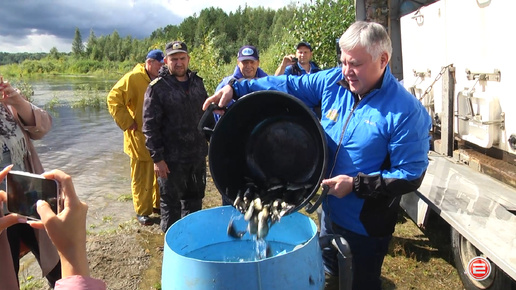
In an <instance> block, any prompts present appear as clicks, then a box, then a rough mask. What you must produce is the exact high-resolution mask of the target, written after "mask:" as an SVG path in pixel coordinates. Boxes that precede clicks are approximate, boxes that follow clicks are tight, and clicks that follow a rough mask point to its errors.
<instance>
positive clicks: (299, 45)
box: [296, 41, 312, 51]
mask: <svg viewBox="0 0 516 290" xmlns="http://www.w3.org/2000/svg"><path fill="white" fill-rule="evenodd" d="M301 46H306V47H307V48H308V49H309V50H310V51H312V46H311V45H310V43H308V42H306V41H301V42H300V43H298V44H297V45H296V49H299V48H300V47H301Z"/></svg>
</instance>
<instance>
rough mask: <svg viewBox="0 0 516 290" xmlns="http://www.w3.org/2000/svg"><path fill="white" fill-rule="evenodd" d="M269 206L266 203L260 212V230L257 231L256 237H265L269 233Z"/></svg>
mask: <svg viewBox="0 0 516 290" xmlns="http://www.w3.org/2000/svg"><path fill="white" fill-rule="evenodd" d="M268 220H269V206H268V205H266V206H265V207H264V208H263V210H262V211H261V212H259V213H258V230H257V231H256V237H257V238H258V239H264V238H265V237H266V236H267V234H268V233H269V223H268Z"/></svg>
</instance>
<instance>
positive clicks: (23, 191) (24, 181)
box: [6, 171, 59, 219]
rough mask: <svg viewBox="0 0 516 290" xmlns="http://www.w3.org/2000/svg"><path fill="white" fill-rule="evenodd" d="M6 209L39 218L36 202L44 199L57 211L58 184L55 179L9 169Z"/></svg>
mask: <svg viewBox="0 0 516 290" xmlns="http://www.w3.org/2000/svg"><path fill="white" fill-rule="evenodd" d="M6 189H7V190H6V192H7V210H8V211H9V212H13V213H17V214H21V215H24V216H27V217H30V218H35V219H40V216H39V214H38V212H37V211H36V202H37V201H38V200H40V199H41V200H45V201H46V202H48V204H50V207H51V208H52V210H53V211H54V212H55V213H57V212H58V203H59V185H58V183H57V181H56V180H52V179H46V178H44V177H43V176H41V175H37V174H31V173H27V172H22V171H10V172H9V173H8V174H7V178H6Z"/></svg>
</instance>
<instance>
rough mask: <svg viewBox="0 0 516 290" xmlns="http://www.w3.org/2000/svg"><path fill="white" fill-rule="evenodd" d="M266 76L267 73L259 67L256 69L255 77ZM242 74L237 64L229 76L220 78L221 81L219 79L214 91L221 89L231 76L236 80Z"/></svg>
mask: <svg viewBox="0 0 516 290" xmlns="http://www.w3.org/2000/svg"><path fill="white" fill-rule="evenodd" d="M266 76H268V74H267V73H266V72H264V71H263V70H262V69H261V68H258V69H257V70H256V76H255V78H263V77H266ZM243 77H244V76H243V75H242V72H241V71H240V68H239V67H238V65H237V66H236V67H235V71H234V72H233V74H232V75H230V76H227V77H225V78H223V79H222V81H220V83H219V84H218V86H217V88H216V89H215V91H218V90H220V89H222V88H223V87H224V86H225V85H227V84H228V83H229V81H230V80H231V79H232V78H235V79H237V80H239V79H241V78H243Z"/></svg>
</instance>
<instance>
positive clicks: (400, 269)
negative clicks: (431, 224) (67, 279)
mask: <svg viewBox="0 0 516 290" xmlns="http://www.w3.org/2000/svg"><path fill="white" fill-rule="evenodd" d="M203 203H204V208H208V207H213V206H217V205H220V194H219V193H218V191H217V190H216V189H215V187H214V186H213V182H211V180H209V182H208V188H207V191H206V198H205V199H204V201H203ZM126 204H127V210H128V211H132V203H131V201H130V200H129V201H126ZM94 210H95V209H91V208H90V211H94ZM111 214H114V213H108V214H106V216H109V215H111ZM154 217H155V220H156V224H154V225H152V226H140V225H139V224H138V223H137V222H136V220H135V219H130V220H127V221H124V222H120V223H113V224H112V225H111V226H110V227H107V228H106V227H103V229H102V230H101V231H90V233H89V234H88V240H87V249H88V257H89V262H90V269H91V275H92V276H93V277H95V278H99V279H102V280H104V281H105V282H106V284H107V286H108V289H124V290H127V289H161V283H160V280H161V270H162V269H161V262H162V259H163V238H164V235H163V234H162V233H161V230H160V228H159V224H158V222H159V217H158V216H154ZM311 217H312V218H313V219H314V220H315V219H316V218H317V217H316V216H313V215H312V216H311ZM445 227H446V226H445V225H438V226H436V227H435V229H430V230H429V231H432V232H429V233H427V234H428V236H426V235H425V234H424V233H423V232H422V231H421V230H420V229H419V228H418V227H416V226H415V224H414V223H413V222H412V221H411V220H410V219H409V218H407V216H406V215H404V214H403V213H400V216H399V221H398V224H397V226H396V232H395V234H394V237H393V240H392V242H391V247H390V250H389V253H388V255H387V256H386V258H385V262H384V266H383V273H382V279H383V288H384V289H463V286H462V283H461V282H460V279H459V276H458V274H457V271H456V269H455V268H454V267H453V266H452V261H451V251H450V242H449V240H448V239H447V238H446V235H441V234H440V233H442V232H446V231H447V229H446V228H445ZM33 260H34V257H33V256H32V254H28V255H26V256H25V257H24V258H23V259H22V261H24V263H22V264H23V265H26V266H25V268H24V269H22V270H21V271H20V275H19V276H20V282H22V286H21V288H22V289H50V288H49V287H48V286H47V285H46V282H45V280H44V279H43V278H41V271H39V267H38V265H37V263H34V262H32V263H31V262H30V261H33Z"/></svg>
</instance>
